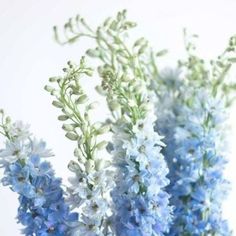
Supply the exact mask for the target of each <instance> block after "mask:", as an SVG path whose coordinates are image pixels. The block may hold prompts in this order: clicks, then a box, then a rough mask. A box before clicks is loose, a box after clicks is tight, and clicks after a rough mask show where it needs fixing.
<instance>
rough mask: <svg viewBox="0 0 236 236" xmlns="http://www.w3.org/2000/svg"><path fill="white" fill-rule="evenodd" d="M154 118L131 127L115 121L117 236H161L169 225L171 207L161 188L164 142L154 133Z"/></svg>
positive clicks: (163, 182)
mask: <svg viewBox="0 0 236 236" xmlns="http://www.w3.org/2000/svg"><path fill="white" fill-rule="evenodd" d="M154 120H155V116H152V115H150V116H148V117H147V118H145V119H144V120H139V121H138V122H137V123H136V124H135V125H132V126H131V127H132V128H131V130H130V131H128V130H129V129H128V125H127V127H125V126H124V124H123V123H122V124H121V125H120V126H119V122H117V124H116V126H117V127H115V128H114V131H115V132H114V136H113V150H112V152H111V153H112V154H113V157H114V162H115V165H116V166H117V175H116V187H115V188H114V190H113V191H112V199H113V202H114V208H115V209H114V216H113V227H114V231H115V233H116V235H119V236H150V235H156V236H159V235H164V233H166V232H168V230H169V224H170V222H171V218H172V217H171V212H172V208H171V207H170V206H169V195H168V194H167V193H166V192H165V187H166V186H167V185H168V184H169V180H168V179H167V178H166V175H167V174H168V168H167V165H166V162H165V160H164V157H163V155H162V154H161V153H160V151H161V149H162V147H163V146H164V143H163V142H162V141H161V139H162V137H161V136H160V135H159V134H158V133H156V132H154V129H153V121H154Z"/></svg>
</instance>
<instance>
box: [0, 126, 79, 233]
mask: <svg viewBox="0 0 236 236" xmlns="http://www.w3.org/2000/svg"><path fill="white" fill-rule="evenodd" d="M20 124H21V126H20V127H21V128H19V125H16V124H15V125H12V126H11V127H9V128H10V131H11V132H9V133H10V134H13V136H9V138H10V139H9V140H8V141H7V143H6V148H5V149H3V150H1V152H0V154H1V155H0V156H1V158H2V160H4V161H2V162H1V163H3V167H4V177H3V178H2V180H1V181H2V183H3V185H5V186H9V187H10V188H11V189H12V191H14V192H16V193H18V195H19V203H20V206H19V208H18V214H17V219H18V222H19V223H21V224H22V225H23V226H24V229H23V230H22V233H23V234H24V235H27V236H33V235H36V236H49V235H55V236H60V235H61V236H62V235H63V236H64V235H70V232H71V230H72V229H74V227H75V226H76V225H77V220H78V215H77V213H71V212H70V208H69V206H68V205H67V204H66V203H65V200H64V197H63V189H62V187H61V179H60V178H56V177H55V174H54V171H53V169H52V167H51V165H50V163H49V162H47V161H44V160H42V157H47V156H50V155H51V151H50V150H48V149H46V144H45V142H43V141H37V140H36V139H33V140H32V139H31V135H30V133H29V132H27V131H24V130H23V127H24V126H23V124H22V123H20ZM16 127H18V128H16ZM15 129H16V130H15ZM27 135H28V136H27ZM19 144H20V145H19ZM20 153H21V155H19V154H20Z"/></svg>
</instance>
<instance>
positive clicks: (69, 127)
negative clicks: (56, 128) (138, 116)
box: [62, 124, 74, 131]
mask: <svg viewBox="0 0 236 236" xmlns="http://www.w3.org/2000/svg"><path fill="white" fill-rule="evenodd" d="M62 129H64V130H65V131H74V127H73V126H72V125H69V124H63V126H62Z"/></svg>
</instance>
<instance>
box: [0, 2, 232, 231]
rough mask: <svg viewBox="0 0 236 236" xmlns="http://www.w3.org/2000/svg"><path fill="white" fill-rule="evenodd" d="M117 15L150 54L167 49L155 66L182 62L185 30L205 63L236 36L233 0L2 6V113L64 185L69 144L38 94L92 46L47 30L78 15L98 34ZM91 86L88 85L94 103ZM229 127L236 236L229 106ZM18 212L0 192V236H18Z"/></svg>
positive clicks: (227, 209) (228, 212) (12, 197)
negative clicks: (45, 150)
mask: <svg viewBox="0 0 236 236" xmlns="http://www.w3.org/2000/svg"><path fill="white" fill-rule="evenodd" d="M122 9H127V10H128V16H129V18H130V19H132V20H134V21H136V22H137V23H138V28H137V29H135V30H134V35H137V36H145V37H146V38H147V39H149V40H150V42H151V44H152V45H153V46H154V48H155V49H156V50H161V49H164V48H167V49H168V50H169V55H168V56H167V57H166V59H165V60H164V61H163V62H162V65H161V66H165V64H167V63H168V64H171V65H174V63H175V61H176V59H178V58H180V57H182V56H183V55H184V48H183V37H182V36H183V35H182V31H183V28H184V27H186V28H187V29H188V30H189V31H190V32H192V33H196V34H198V35H199V36H200V38H199V40H198V51H199V52H200V55H202V56H204V57H206V58H214V57H215V56H217V55H218V54H219V53H221V52H222V50H223V49H224V47H225V46H226V44H227V42H228V38H229V37H230V36H231V35H233V34H235V33H236V25H235V22H236V14H235V10H236V0H198V1H194V0H178V1H173V0H172V1H171V0H165V1H162V0H129V1H127V0H113V1H112V0H97V1H95V0H41V1H34V0H21V1H19V0H0V107H1V108H4V109H5V110H6V112H7V113H8V114H9V115H10V116H11V117H12V118H13V119H14V120H23V121H24V122H27V123H30V124H31V131H32V132H33V133H34V134H35V135H36V136H37V137H39V138H40V137H42V138H43V139H45V140H46V141H47V143H48V146H49V147H51V148H53V151H54V153H55V157H53V158H51V162H52V163H53V165H54V168H55V170H56V173H57V175H58V176H63V177H64V179H66V178H67V176H68V175H69V172H68V170H67V168H66V166H67V163H68V161H69V160H70V159H71V158H72V156H73V146H74V145H73V143H71V142H70V141H68V140H67V139H65V138H64V132H63V131H62V130H61V125H62V124H61V123H59V121H57V114H58V113H57V110H56V109H55V108H53V107H52V106H51V97H50V96H49V95H48V94H47V93H46V92H45V91H44V90H43V87H44V85H45V84H47V81H48V77H50V76H54V75H60V74H61V73H62V71H61V68H63V66H64V65H65V63H66V62H67V61H68V60H72V61H78V60H79V58H80V56H81V55H82V54H83V53H84V51H85V49H86V48H87V47H88V46H90V45H92V42H89V41H87V40H82V41H81V42H80V43H77V44H75V45H72V46H64V47H62V46H60V45H58V44H56V43H55V42H54V40H53V34H52V27H53V26H54V25H59V26H63V24H64V22H65V21H66V20H67V19H68V18H69V17H73V16H75V15H76V14H78V13H79V14H80V15H82V16H84V17H85V18H86V19H87V21H88V22H89V23H90V24H91V25H92V26H94V27H96V26H97V25H98V24H99V23H100V22H102V21H103V20H104V18H106V17H108V16H113V15H115V14H116V12H117V11H119V10H122ZM235 75H236V73H235ZM235 80H236V76H235ZM95 83H96V81H88V82H87V83H86V87H88V88H90V91H91V94H90V95H91V96H92V98H93V99H96V94H95V93H94V92H93V90H92V88H93V87H94V85H95ZM103 110H104V109H103V107H100V112H99V117H100V118H102V117H105V116H106V115H107V114H106V112H104V111H103ZM97 116H98V115H97ZM231 124H232V130H231V136H230V140H231V147H232V151H231V154H230V155H229V165H228V166H227V170H226V173H225V175H226V176H227V178H228V179H229V180H230V181H231V182H232V191H231V194H230V196H229V197H228V198H227V199H226V201H225V203H224V215H225V217H226V218H227V219H228V220H229V221H230V226H231V228H233V229H234V231H235V232H236V216H235V212H236V203H235V199H236V170H235V168H236V145H234V140H236V108H235V107H234V108H233V109H232V112H231ZM1 141H2V139H1ZM1 144H2V142H1ZM17 207H18V202H17V196H16V194H14V193H12V192H11V191H10V190H9V189H8V188H4V187H2V186H0V235H1V236H13V235H14V236H18V235H20V233H19V229H20V226H19V225H17V223H16V221H15V216H16V209H17Z"/></svg>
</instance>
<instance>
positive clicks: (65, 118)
mask: <svg viewBox="0 0 236 236" xmlns="http://www.w3.org/2000/svg"><path fill="white" fill-rule="evenodd" d="M68 119H69V116H67V115H60V116H58V120H60V121H66V120H68Z"/></svg>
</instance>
